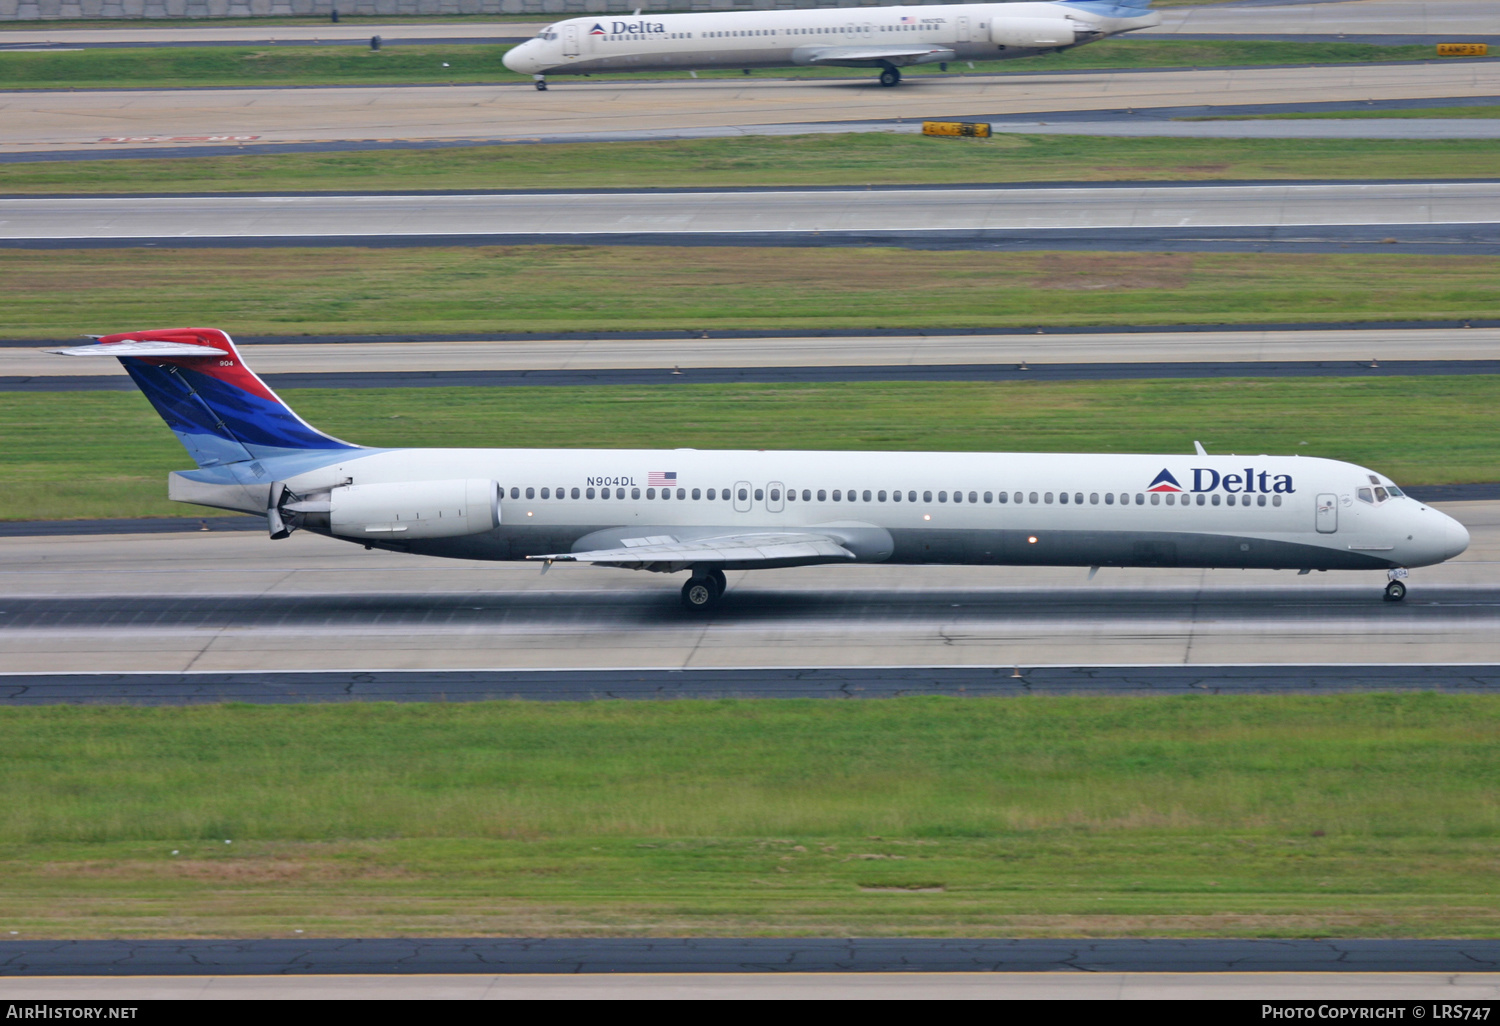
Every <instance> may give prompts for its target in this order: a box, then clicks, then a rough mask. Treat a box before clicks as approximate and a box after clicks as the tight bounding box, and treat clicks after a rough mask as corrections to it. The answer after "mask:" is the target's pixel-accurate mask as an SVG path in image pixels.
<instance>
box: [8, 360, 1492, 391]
mask: <svg viewBox="0 0 1500 1026" xmlns="http://www.w3.org/2000/svg"><path fill="white" fill-rule="evenodd" d="M1468 374H1500V360H1390V361H1382V362H1375V361H1370V360H1364V361H1360V362H1347V361H1337V362H1331V361H1330V362H1323V361H1311V360H1303V361H1295V362H1269V361H1268V362H1263V363H1046V364H1044V363H1027V364H1025V365H1022V364H997V363H980V364H972V363H970V364H940V365H935V366H934V365H927V364H924V365H905V366H900V365H898V366H888V365H887V366H846V367H829V366H808V367H697V368H692V369H690V370H683V369H682V368H673V369H671V370H668V369H667V368H666V367H655V368H651V369H633V368H611V369H604V370H550V371H541V370H538V371H473V370H455V371H432V370H417V371H359V370H352V369H349V370H342V371H329V372H326V373H313V374H266V375H263V376H264V377H265V380H266V383H267V384H269V385H270V386H271V387H272V388H274V389H276V390H278V391H282V390H286V389H293V388H337V389H350V388H453V387H459V388H506V387H513V386H531V387H535V386H542V385H547V386H558V385H561V386H569V385H571V386H593V385H671V384H696V385H712V384H746V383H756V384H784V383H787V382H800V383H820V382H833V381H838V382H850V381H854V382H873V381H904V382H911V381H1122V380H1142V379H1163V378H1178V379H1181V378H1246V377H1255V378H1293V377H1299V378H1305V377H1318V378H1328V377H1353V376H1358V377H1433V376H1462V375H1468ZM135 387H136V386H135V384H134V383H133V382H131V381H130V379H129V378H128V377H125V376H124V374H113V375H97V376H94V375H71V376H70V375H58V376H56V377H53V376H49V375H38V376H36V377H5V376H0V392H98V391H107V392H131V391H134V390H135Z"/></svg>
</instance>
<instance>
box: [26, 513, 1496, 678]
mask: <svg viewBox="0 0 1500 1026" xmlns="http://www.w3.org/2000/svg"><path fill="white" fill-rule="evenodd" d="M1443 508H1444V509H1445V510H1446V511H1447V512H1449V513H1450V514H1452V515H1454V516H1456V517H1458V518H1459V519H1460V520H1461V521H1462V522H1463V523H1464V524H1465V525H1466V526H1467V527H1468V528H1469V531H1470V534H1471V536H1472V542H1471V545H1470V548H1469V550H1468V552H1466V553H1465V554H1464V555H1463V556H1462V557H1460V558H1459V559H1458V560H1455V561H1453V562H1450V563H1447V564H1444V565H1442V566H1438V567H1428V568H1423V569H1418V570H1414V571H1413V572H1412V576H1411V579H1410V580H1409V582H1408V583H1409V585H1410V592H1409V593H1408V596H1407V600H1406V601H1405V602H1403V603H1400V604H1395V603H1386V602H1382V601H1381V588H1382V587H1383V586H1384V583H1385V579H1384V575H1383V574H1379V573H1363V572H1360V573H1344V574H1332V573H1327V574H1312V575H1310V576H1306V577H1298V576H1296V575H1295V574H1293V573H1290V572H1286V573H1278V572H1272V571H1232V570H1231V571H1197V570H1165V569H1164V570H1105V571H1101V572H1100V574H1099V575H1098V576H1097V577H1096V578H1095V579H1094V580H1093V581H1088V580H1087V579H1086V571H1085V570H1083V569H1049V568H1030V569H1028V568H1007V567H996V568H977V567H967V568H963V567H882V566H849V567H844V566H839V567H808V568H801V569H794V570H765V571H757V572H754V573H735V574H731V575H730V581H729V585H730V587H729V592H728V594H727V596H726V599H725V603H724V605H723V606H722V608H721V610H720V611H718V612H717V613H716V614H715V615H714V616H713V617H712V618H710V619H708V620H701V619H697V618H695V617H693V616H691V615H689V614H686V613H684V612H683V611H682V610H681V608H680V606H679V604H678V596H677V592H678V589H679V587H680V585H681V581H680V580H679V579H678V577H679V576H680V575H674V576H669V575H656V574H630V573H624V572H621V571H613V570H606V569H595V568H588V567H557V568H554V569H553V570H552V572H550V573H548V574H546V575H545V576H543V575H542V574H541V573H540V570H539V568H537V567H534V566H530V565H516V564H507V563H493V564H484V563H467V562H457V561H443V560H437V559H428V558H424V557H418V556H402V555H397V554H394V553H382V552H366V551H365V550H363V549H362V548H360V547H359V546H356V545H350V544H347V543H340V542H335V541H332V540H329V539H325V538H319V537H316V536H313V535H309V534H307V533H305V532H299V533H298V534H295V535H293V536H292V537H291V538H289V539H287V540H285V541H280V542H271V541H268V540H267V539H266V538H265V537H264V536H261V535H259V534H258V533H256V532H233V533H227V532H212V531H210V532H202V533H187V534H152V535H96V536H61V537H58V536H53V537H0V594H3V595H4V599H3V600H0V610H3V612H0V665H3V666H5V667H6V668H7V669H8V670H10V671H13V672H31V673H35V672H72V673H78V672H84V673H90V672H99V671H107V672H122V671H148V672H156V673H180V672H183V671H189V670H191V671H212V672H245V671H267V670H296V671H317V670H331V671H332V670H337V671H344V670H348V669H363V670H428V669H432V670H436V669H495V668H505V669H548V670H552V669H594V668H603V669H639V668H692V669H708V668H767V667H773V668H775V667H781V668H786V667H872V666H874V667H879V666H952V667H959V666H1002V667H1003V666H1011V667H1014V666H1017V665H1020V666H1022V667H1037V666H1076V665H1081V664H1093V665H1148V664H1149V665H1187V666H1210V665H1212V666H1217V665H1224V664H1257V665H1259V664H1267V663H1274V664H1286V665H1310V664H1327V663H1361V664H1369V665H1394V664H1400V665H1405V666H1414V665H1430V664H1439V663H1482V664H1492V663H1500V575H1497V567H1500V502H1467V503H1454V504H1449V505H1445V506H1444V507H1443Z"/></svg>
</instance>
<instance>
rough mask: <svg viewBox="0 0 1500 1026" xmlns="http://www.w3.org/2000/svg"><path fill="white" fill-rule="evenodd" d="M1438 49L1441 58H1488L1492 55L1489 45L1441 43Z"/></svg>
mask: <svg viewBox="0 0 1500 1026" xmlns="http://www.w3.org/2000/svg"><path fill="white" fill-rule="evenodd" d="M1437 48H1438V56H1439V57H1488V56H1489V55H1490V48H1489V44H1487V43H1439V44H1438V45H1437Z"/></svg>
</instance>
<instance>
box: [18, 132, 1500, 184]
mask: <svg viewBox="0 0 1500 1026" xmlns="http://www.w3.org/2000/svg"><path fill="white" fill-rule="evenodd" d="M1497 167H1500V140H1494V139H1437V140H1420V141H1412V140H1400V139H1169V138H1155V139H1153V138H1139V139H1137V138H1105V137H1095V136H1073V135H1011V134H1006V135H1000V136H996V137H995V138H993V139H986V140H979V139H941V138H932V137H926V136H919V135H893V134H889V133H885V132H862V133H854V134H847V135H807V136H792V137H787V138H770V137H749V138H734V139H692V140H675V141H671V142H616V143H567V144H555V145H540V146H475V147H455V148H444V149H425V150H423V149H413V150H370V151H364V152H335V153H286V154H257V153H255V152H253V151H250V152H245V153H240V154H235V155H232V156H223V157H162V158H154V159H153V158H146V159H139V160H78V161H48V162H39V163H28V164H0V193H10V194H17V195H41V194H48V193H68V194H73V193H136V192H146V193H163V192H166V193H172V192H225V193H244V192H255V193H264V192H312V191H337V192H359V191H400V190H408V189H409V190H423V189H429V190H430V189H574V188H587V189H605V188H651V189H669V188H704V187H712V186H742V185H759V186H764V185H928V184H944V183H953V182H961V183H973V182H979V183H1008V182H1059V181H1061V182H1114V181H1187V182H1191V181H1215V180H1219V181H1225V180H1227V181H1250V180H1257V179H1278V180H1294V179H1317V180H1333V179H1373V178H1379V179H1430V178H1432V177H1433V176H1434V175H1435V174H1437V173H1438V172H1439V171H1440V172H1441V173H1442V175H1443V176H1444V177H1448V178H1493V177H1495V174H1496V171H1495V169H1496V168H1497Z"/></svg>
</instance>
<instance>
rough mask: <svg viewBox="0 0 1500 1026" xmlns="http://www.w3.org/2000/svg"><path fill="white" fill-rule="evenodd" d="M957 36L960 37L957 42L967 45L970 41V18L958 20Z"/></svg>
mask: <svg viewBox="0 0 1500 1026" xmlns="http://www.w3.org/2000/svg"><path fill="white" fill-rule="evenodd" d="M955 34H956V35H957V36H958V39H957V40H956V42H960V43H967V42H968V41H969V19H968V18H959V19H958V31H957V33H955Z"/></svg>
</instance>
